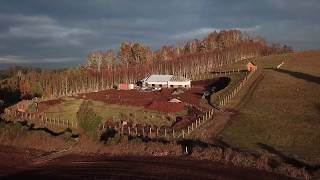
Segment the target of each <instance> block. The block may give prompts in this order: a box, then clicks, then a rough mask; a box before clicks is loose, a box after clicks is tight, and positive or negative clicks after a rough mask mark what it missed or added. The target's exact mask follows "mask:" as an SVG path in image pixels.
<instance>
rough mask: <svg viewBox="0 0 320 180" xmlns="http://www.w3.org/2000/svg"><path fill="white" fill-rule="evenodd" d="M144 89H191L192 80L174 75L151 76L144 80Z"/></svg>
mask: <svg viewBox="0 0 320 180" xmlns="http://www.w3.org/2000/svg"><path fill="white" fill-rule="evenodd" d="M142 86H144V87H162V88H178V87H182V88H190V87H191V80H190V79H187V78H185V77H180V76H174V75H151V76H149V77H146V78H145V79H143V80H142Z"/></svg>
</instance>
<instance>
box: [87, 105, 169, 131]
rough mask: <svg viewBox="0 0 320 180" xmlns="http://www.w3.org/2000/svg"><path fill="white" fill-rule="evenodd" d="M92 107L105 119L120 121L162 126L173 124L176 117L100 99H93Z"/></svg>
mask: <svg viewBox="0 0 320 180" xmlns="http://www.w3.org/2000/svg"><path fill="white" fill-rule="evenodd" d="M92 102H93V106H92V109H93V110H94V112H96V113H97V115H99V116H101V117H102V118H103V119H104V120H107V121H113V122H119V121H121V120H131V121H132V122H133V123H134V124H147V125H150V124H151V125H156V126H158V127H160V126H171V125H172V123H173V122H174V119H173V118H171V119H167V116H166V115H165V114H164V113H159V112H156V111H150V110H145V109H143V108H142V107H133V106H121V105H116V104H105V103H103V102H100V101H92Z"/></svg>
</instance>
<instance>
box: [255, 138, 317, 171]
mask: <svg viewBox="0 0 320 180" xmlns="http://www.w3.org/2000/svg"><path fill="white" fill-rule="evenodd" d="M257 145H258V146H259V147H260V148H261V149H264V150H266V151H268V152H269V153H271V154H275V155H277V156H278V157H280V158H281V159H282V160H283V161H284V162H285V163H287V164H291V165H292V166H295V167H297V168H306V170H311V171H316V170H319V169H320V165H314V166H313V165H310V164H307V163H305V162H302V161H300V160H297V159H295V158H292V157H289V156H287V155H285V154H284V153H283V152H281V151H279V150H276V149H275V148H274V147H272V146H269V145H267V144H263V143H257Z"/></svg>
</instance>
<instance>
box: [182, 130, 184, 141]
mask: <svg viewBox="0 0 320 180" xmlns="http://www.w3.org/2000/svg"><path fill="white" fill-rule="evenodd" d="M182 138H183V139H184V130H183V129H182Z"/></svg>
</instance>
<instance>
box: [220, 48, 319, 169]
mask: <svg viewBox="0 0 320 180" xmlns="http://www.w3.org/2000/svg"><path fill="white" fill-rule="evenodd" d="M252 61H253V62H254V63H255V64H256V65H258V68H259V71H260V72H259V74H257V77H256V79H254V82H253V83H252V84H251V86H250V88H247V89H246V90H245V91H242V92H241V93H240V94H239V96H238V97H237V98H236V99H234V100H233V101H232V102H231V103H230V104H229V107H228V108H230V109H234V110H235V111H236V113H235V114H236V115H234V116H233V117H232V118H231V121H230V123H229V124H228V126H227V128H226V129H225V130H224V131H223V132H222V133H221V134H220V139H221V140H222V141H223V142H225V143H227V144H229V145H231V146H233V147H236V148H240V149H244V150H250V151H268V152H270V153H272V154H275V155H278V156H280V157H282V158H284V159H288V157H293V158H295V159H300V160H308V161H309V162H316V163H319V162H320V131H319V128H320V51H308V52H298V53H291V54H286V55H276V56H268V57H262V58H257V59H254V60H252ZM281 62H284V64H283V66H281V68H280V69H277V68H276V67H277V65H279V64H280V63H281ZM243 63H246V62H238V63H237V64H235V65H233V67H230V68H237V66H241V64H242V65H243Z"/></svg>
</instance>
